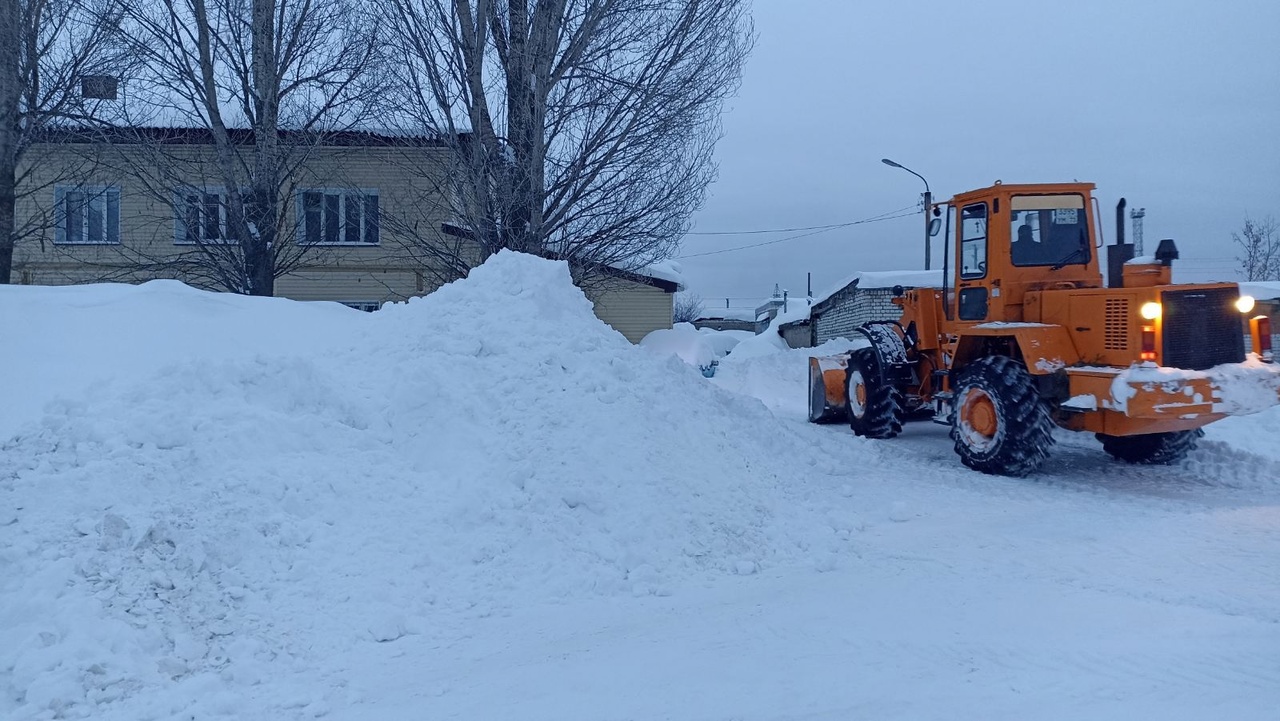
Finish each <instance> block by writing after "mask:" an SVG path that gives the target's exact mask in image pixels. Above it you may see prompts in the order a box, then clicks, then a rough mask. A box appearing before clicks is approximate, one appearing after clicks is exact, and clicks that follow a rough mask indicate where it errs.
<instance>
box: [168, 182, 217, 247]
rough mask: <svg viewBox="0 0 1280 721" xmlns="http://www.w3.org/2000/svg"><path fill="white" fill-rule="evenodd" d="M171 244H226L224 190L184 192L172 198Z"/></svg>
mask: <svg viewBox="0 0 1280 721" xmlns="http://www.w3.org/2000/svg"><path fill="white" fill-rule="evenodd" d="M173 207H174V228H173V242H174V243H178V244H193V245H194V244H197V243H229V242H231V238H230V233H228V232H227V198H226V191H225V190H220V189H206V190H184V191H182V192H180V193H178V194H177V197H176V198H175V199H174V204H173Z"/></svg>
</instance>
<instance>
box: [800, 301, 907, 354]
mask: <svg viewBox="0 0 1280 721" xmlns="http://www.w3.org/2000/svg"><path fill="white" fill-rule="evenodd" d="M892 300H893V291H892V290H890V289H888V288H857V287H854V288H845V289H844V290H842V291H840V292H839V293H836V294H835V295H833V296H832V297H831V298H830V299H828V300H827V301H826V302H825V303H824V305H825V306H826V307H825V308H823V309H822V311H821V312H815V313H814V314H813V326H814V332H813V340H814V342H815V343H816V344H818V345H822V344H823V343H826V342H827V341H829V340H831V339H832V338H853V337H854V335H855V333H854V329H856V328H857V327H858V326H860V325H862V324H863V323H866V322H867V321H872V320H897V319H898V318H900V317H901V316H902V309H901V308H899V307H898V306H896V305H894V304H893V302H892Z"/></svg>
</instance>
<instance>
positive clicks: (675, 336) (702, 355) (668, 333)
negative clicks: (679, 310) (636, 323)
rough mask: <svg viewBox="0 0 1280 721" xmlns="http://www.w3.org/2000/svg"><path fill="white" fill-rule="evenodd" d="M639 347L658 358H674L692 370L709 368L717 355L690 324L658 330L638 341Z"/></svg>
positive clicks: (678, 324) (706, 340) (707, 339)
mask: <svg viewBox="0 0 1280 721" xmlns="http://www.w3.org/2000/svg"><path fill="white" fill-rule="evenodd" d="M640 347H641V348H644V349H646V350H650V351H653V352H654V353H656V354H658V355H660V356H664V357H667V356H675V357H676V358H679V359H680V360H682V361H684V362H685V363H688V364H689V365H691V366H693V367H694V368H698V369H703V368H710V367H711V363H712V362H713V361H715V360H716V358H717V357H718V354H717V353H716V349H715V346H713V345H712V343H711V340H710V339H709V338H708V337H707V336H705V335H703V334H702V333H699V332H698V329H697V328H695V327H694V326H693V324H692V323H676V324H675V325H673V326H672V327H670V328H659V329H658V330H655V331H653V332H652V333H650V334H648V335H646V336H645V337H644V338H641V339H640Z"/></svg>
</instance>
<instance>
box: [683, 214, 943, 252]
mask: <svg viewBox="0 0 1280 721" xmlns="http://www.w3.org/2000/svg"><path fill="white" fill-rule="evenodd" d="M914 207H916V206H907V208H901V209H899V210H895V211H890V212H891V213H898V215H889V214H888V213H882V214H880V215H877V216H873V217H871V218H865V219H863V220H855V221H852V222H849V223H840V224H838V225H831V226H823V227H819V229H818V230H814V231H812V232H809V233H801V234H800V235H789V236H787V237H785V238H778V239H776V240H766V241H765V242H763V243H753V244H751V245H741V246H738V247H736V248H723V249H721V250H709V251H707V252H705V253H690V254H689V255H681V256H678V257H680V258H682V259H683V258H701V257H702V256H706V255H719V254H720V253H732V252H734V251H738V250H748V249H750V248H760V247H763V246H766V245H774V244H776V243H782V242H785V241H788V240H798V239H800V238H808V237H809V236H812V235H819V234H821V233H827V232H830V231H832V230H836V229H837V228H848V227H849V226H851V225H862V224H864V223H878V222H880V221H883V220H896V219H898V218H909V217H911V216H913V215H919V214H920V211H912V212H910V213H903V212H902V211H903V210H907V209H908V208H914ZM769 232H776V231H769Z"/></svg>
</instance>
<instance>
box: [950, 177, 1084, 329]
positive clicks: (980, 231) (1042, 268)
mask: <svg viewBox="0 0 1280 721" xmlns="http://www.w3.org/2000/svg"><path fill="white" fill-rule="evenodd" d="M1093 188H1094V186H1093V184H1092V183H1054V184H1025V185H1004V184H1002V183H999V182H997V183H996V184H995V185H993V186H991V187H989V188H983V189H981V190H975V191H972V192H968V193H964V194H961V195H957V196H955V197H954V198H952V199H951V200H950V201H949V202H948V203H947V206H948V212H949V216H948V218H949V219H951V218H954V223H948V225H949V226H952V227H954V228H955V232H954V236H953V237H952V238H951V240H950V242H951V244H952V247H951V248H950V249H949V251H948V252H947V254H946V257H947V259H948V265H949V266H950V267H949V268H948V269H947V272H946V276H947V279H946V282H947V285H948V288H947V293H946V303H947V318H948V320H951V321H953V322H959V323H975V324H976V323H983V322H997V321H1003V322H1018V321H1021V320H1022V319H1023V314H1022V304H1023V296H1024V295H1025V294H1026V293H1027V291H1032V290H1043V289H1048V288H1101V287H1102V274H1101V273H1100V272H1099V266H1098V258H1097V256H1098V252H1097V249H1098V246H1099V238H1100V236H1099V235H1098V233H1097V212H1096V210H1097V209H1096V203H1095V202H1094V199H1093V192H1092V191H1093Z"/></svg>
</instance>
